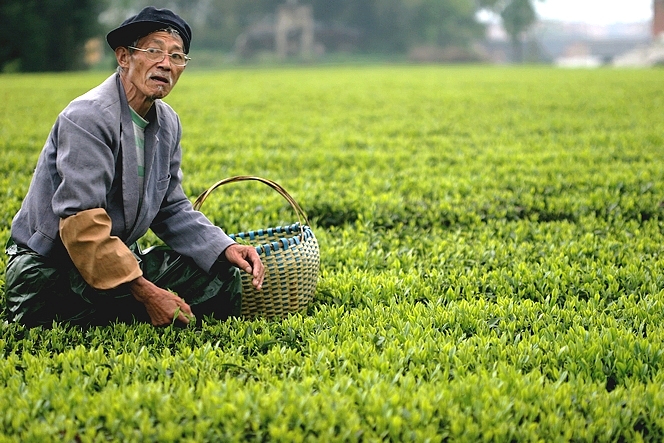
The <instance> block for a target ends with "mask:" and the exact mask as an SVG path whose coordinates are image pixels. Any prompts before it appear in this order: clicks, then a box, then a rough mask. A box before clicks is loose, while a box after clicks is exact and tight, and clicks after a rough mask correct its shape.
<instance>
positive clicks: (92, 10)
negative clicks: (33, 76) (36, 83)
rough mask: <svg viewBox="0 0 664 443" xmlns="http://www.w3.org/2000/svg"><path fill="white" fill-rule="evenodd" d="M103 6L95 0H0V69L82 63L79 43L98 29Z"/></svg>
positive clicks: (63, 66) (61, 68)
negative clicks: (0, 0)
mask: <svg viewBox="0 0 664 443" xmlns="http://www.w3.org/2000/svg"><path fill="white" fill-rule="evenodd" d="M103 7H104V4H103V2H99V1H95V0H2V2H0V23H2V26H0V71H3V70H21V71H65V70H71V69H77V68H80V67H82V53H83V45H84V44H85V41H86V40H87V39H88V38H90V37H92V36H94V35H96V34H98V33H99V31H100V26H99V21H98V20H97V17H98V15H99V13H100V12H101V10H102V9H103Z"/></svg>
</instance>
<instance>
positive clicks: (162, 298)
mask: <svg viewBox="0 0 664 443" xmlns="http://www.w3.org/2000/svg"><path fill="white" fill-rule="evenodd" d="M129 291H130V292H131V294H132V295H133V296H134V298H135V299H136V300H138V301H140V302H141V303H143V304H144V305H145V309H146V310H147V311H148V315H149V316H150V320H151V321H152V325H153V326H166V325H170V324H171V323H173V321H174V319H177V320H179V321H181V322H182V323H184V324H186V325H187V324H189V319H190V318H193V316H194V314H193V313H192V312H191V308H190V307H189V305H188V304H187V303H186V302H185V301H184V300H183V299H182V298H180V297H178V296H177V295H176V294H173V293H172V292H169V291H167V290H165V289H162V288H160V287H158V286H157V285H155V284H153V283H151V282H149V281H148V280H146V279H145V278H144V277H139V278H137V279H136V280H134V281H132V282H131V283H130V284H129ZM176 313H177V317H176V316H175V315H176Z"/></svg>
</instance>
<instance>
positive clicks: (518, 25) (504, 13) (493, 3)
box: [480, 0, 543, 62]
mask: <svg viewBox="0 0 664 443" xmlns="http://www.w3.org/2000/svg"><path fill="white" fill-rule="evenodd" d="M540 1H543V0H540ZM480 5H481V6H483V7H487V8H489V9H491V10H493V11H494V12H496V13H498V14H499V15H500V18H501V19H502V22H503V28H504V29H505V32H507V35H509V36H510V41H511V42H512V48H513V52H514V58H515V60H516V61H517V62H521V61H523V40H522V38H523V34H524V33H525V32H526V31H527V30H528V29H529V28H530V27H531V26H532V25H533V23H535V20H537V15H536V14H535V8H534V7H533V4H532V1H531V0H480Z"/></svg>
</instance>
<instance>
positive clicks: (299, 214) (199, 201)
mask: <svg viewBox="0 0 664 443" xmlns="http://www.w3.org/2000/svg"><path fill="white" fill-rule="evenodd" d="M248 180H254V181H258V182H261V183H264V184H266V185H267V186H269V187H271V188H272V189H274V190H275V191H277V192H278V193H279V194H281V196H282V197H283V198H285V199H286V201H288V203H289V204H290V205H291V207H292V208H293V209H294V210H295V213H296V214H297V218H298V220H299V221H300V230H303V229H304V227H303V225H304V224H307V225H308V224H309V219H307V214H305V212H304V211H303V210H302V208H301V207H300V205H298V204H297V202H296V201H295V199H294V198H293V197H291V195H290V194H289V193H288V192H286V190H285V189H284V188H282V187H281V185H280V184H278V183H276V182H274V181H272V180H269V179H267V178H262V177H255V176H251V175H236V176H234V177H228V178H224V179H222V180H219V181H218V182H217V183H215V184H213V185H212V186H210V187H209V188H208V189H207V190H205V191H204V192H202V193H201V195H199V196H198V198H197V199H196V201H195V202H194V209H195V210H197V211H198V210H200V208H201V206H203V203H204V202H205V200H206V199H207V198H208V196H209V195H210V194H211V193H212V191H214V190H215V189H217V188H218V187H219V186H222V185H225V184H228V183H235V182H241V181H248ZM303 219H304V222H305V223H302V220H303Z"/></svg>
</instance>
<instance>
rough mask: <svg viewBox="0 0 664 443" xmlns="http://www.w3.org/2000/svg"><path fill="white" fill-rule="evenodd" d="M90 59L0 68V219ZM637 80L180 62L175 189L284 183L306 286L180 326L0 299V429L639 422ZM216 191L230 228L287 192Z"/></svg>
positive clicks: (591, 429) (58, 432)
mask: <svg viewBox="0 0 664 443" xmlns="http://www.w3.org/2000/svg"><path fill="white" fill-rule="evenodd" d="M103 78H104V75H101V74H77V75H67V76H64V75H23V76H18V75H16V76H13V75H12V76H10V75H5V76H3V77H2V81H1V82H0V99H2V102H3V103H4V106H3V107H2V108H0V168H2V174H1V175H0V177H1V180H2V182H0V193H1V195H2V196H3V199H2V202H3V204H2V205H1V206H0V241H4V240H6V238H7V236H8V229H9V223H10V220H11V217H13V215H14V213H15V212H16V210H17V209H18V207H19V205H20V202H21V199H22V198H23V195H24V194H25V192H26V190H27V187H28V184H29V180H30V175H31V172H32V169H33V168H34V163H35V161H36V158H37V155H38V152H39V150H40V148H41V146H42V145H43V142H44V139H45V137H46V135H47V133H48V131H49V129H50V126H51V124H52V122H53V121H54V119H55V117H56V115H57V113H58V112H59V111H60V110H61V109H62V108H63V107H64V106H65V105H66V104H67V103H68V101H69V100H71V99H72V98H74V97H75V96H77V95H79V94H80V93H82V92H85V91H86V90H87V89H88V88H90V87H92V86H94V85H96V84H97V83H99V82H100V81H101V80H103ZM661 88H662V79H661V75H660V72H659V71H658V70H656V69H654V70H635V71H627V70H593V71H585V70H576V71H572V70H556V69H551V68H532V67H531V68H488V67H433V66H418V67H413V66H383V67H327V68H309V69H290V68H282V69H263V70H243V69H237V70H229V71H224V72H214V73H212V72H194V71H192V72H190V73H187V74H185V75H184V76H183V77H182V78H181V80H180V83H179V84H178V87H177V88H176V89H175V91H174V92H173V94H172V95H171V96H169V97H168V102H169V103H170V104H172V105H173V106H174V108H175V109H176V110H177V111H178V113H179V114H180V116H181V118H182V121H183V125H184V135H183V141H182V143H183V149H184V174H185V179H184V180H185V182H184V183H185V190H186V192H187V194H188V195H189V196H191V197H192V199H193V198H194V197H195V196H196V195H198V193H200V192H201V191H203V190H204V189H205V188H206V187H207V186H209V185H210V184H212V183H213V182H215V181H216V180H218V179H220V178H223V177H227V176H231V175H236V174H254V175H259V176H264V177H267V178H271V179H274V180H275V181H277V182H278V183H280V184H282V185H283V186H284V187H285V188H286V189H287V190H289V191H290V192H291V193H292V194H293V196H294V197H295V199H296V200H297V201H298V202H299V203H300V204H301V205H302V207H303V208H304V209H305V210H306V211H307V213H308V215H309V217H310V219H311V221H312V224H313V228H314V232H315V233H316V235H317V237H318V239H319V242H320V244H321V257H322V266H321V279H320V281H319V285H318V289H317V294H316V300H315V302H314V303H313V304H312V305H311V306H310V308H309V310H308V312H306V313H303V314H298V315H294V316H291V317H290V318H288V319H285V320H271V321H270V320H265V319H256V320H246V319H235V320H231V321H228V322H221V323H220V322H214V321H203V320H202V319H201V321H199V322H198V325H197V327H195V328H187V329H177V328H165V329H154V328H152V327H150V326H147V325H113V326H109V327H104V328H95V329H90V330H81V329H77V328H71V327H67V326H63V325H54V327H53V328H50V329H33V330H25V329H23V328H21V327H20V326H17V325H14V324H9V323H3V324H1V325H0V356H2V358H0V386H2V390H1V392H2V395H0V411H2V412H0V430H1V433H0V434H1V435H2V438H3V439H5V440H7V441H27V440H31V439H32V440H35V439H47V440H55V439H62V440H77V441H94V440H95V439H96V440H101V439H107V438H110V439H123V440H130V441H146V440H153V441H175V440H178V441H182V440H187V439H188V440H192V441H194V440H195V441H201V440H215V439H217V440H219V439H228V440H237V441H239V440H274V441H304V440H345V441H360V440H362V441H376V440H398V441H402V440H418V441H425V440H429V441H444V440H460V441H477V440H501V441H503V440H517V441H521V440H545V441H555V440H558V441H561V440H562V441H569V440H584V441H622V440H624V441H639V440H645V441H659V440H661V439H662V438H664V404H663V402H664V399H663V397H662V395H661V392H662V386H663V383H664V369H663V368H664V360H663V359H664V350H663V349H662V342H663V340H662V339H663V338H664V330H663V327H662V325H663V324H664V321H663V320H664V319H663V313H662V312H663V310H662V303H663V302H664V292H663V291H664V277H663V276H662V269H663V265H664V261H663V259H662V254H661V250H662V247H661V245H662V240H663V229H662V228H663V226H662V216H663V211H664V207H663V206H664V205H663V204H662V202H664V189H663V187H662V182H663V181H662V178H663V177H662V175H663V174H664V168H663V167H662V166H663V165H662V158H663V154H664V152H663V149H664V148H663V146H664V144H663V136H662V134H663V133H664V131H663V129H664V127H663V126H664V124H663V122H662V119H661V118H660V117H659V114H660V113H661V112H660V111H661V108H662V99H661V94H659V91H660V90H661ZM214 195H215V197H216V200H211V201H209V202H206V206H205V207H204V208H203V210H204V212H206V213H207V214H208V215H209V216H210V217H211V218H212V219H213V220H214V221H215V222H217V223H219V224H220V225H221V226H223V227H224V228H226V229H227V230H228V231H229V232H236V231H240V230H246V229H255V228H258V227H265V226H269V225H274V224H284V223H288V222H291V221H292V218H293V213H292V210H291V209H290V208H289V207H288V206H287V204H285V202H284V201H282V199H281V198H280V197H279V196H278V195H274V192H273V191H271V190H269V189H263V187H261V186H260V185H259V184H256V185H255V186H254V185H252V184H236V185H233V186H232V187H229V188H228V189H224V190H223V191H220V192H219V193H218V194H217V193H215V194H214ZM144 241H145V242H146V243H152V242H154V241H156V239H154V238H153V236H148V237H147V238H146V239H144ZM5 259H6V257H5V256H2V260H5Z"/></svg>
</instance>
